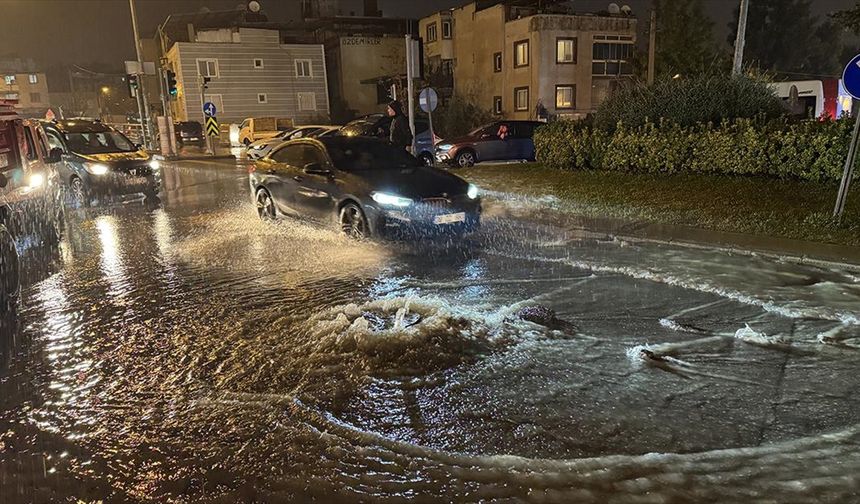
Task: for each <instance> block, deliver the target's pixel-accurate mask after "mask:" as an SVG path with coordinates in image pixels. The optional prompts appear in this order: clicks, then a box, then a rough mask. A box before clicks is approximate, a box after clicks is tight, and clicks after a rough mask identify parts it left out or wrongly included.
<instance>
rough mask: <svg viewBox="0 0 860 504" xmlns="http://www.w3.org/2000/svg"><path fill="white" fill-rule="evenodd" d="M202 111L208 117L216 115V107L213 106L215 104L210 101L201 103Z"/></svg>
mask: <svg viewBox="0 0 860 504" xmlns="http://www.w3.org/2000/svg"><path fill="white" fill-rule="evenodd" d="M203 113H204V114H206V115H207V116H208V117H215V116H216V115H218V109H216V108H215V104H214V103H212V102H206V103H204V104H203Z"/></svg>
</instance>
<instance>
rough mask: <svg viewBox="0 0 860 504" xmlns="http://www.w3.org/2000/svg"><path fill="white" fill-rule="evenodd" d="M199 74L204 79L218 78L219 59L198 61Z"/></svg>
mask: <svg viewBox="0 0 860 504" xmlns="http://www.w3.org/2000/svg"><path fill="white" fill-rule="evenodd" d="M197 74H198V75H200V76H202V77H218V60H217V59H199V60H197Z"/></svg>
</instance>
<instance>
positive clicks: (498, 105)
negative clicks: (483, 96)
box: [493, 96, 502, 115]
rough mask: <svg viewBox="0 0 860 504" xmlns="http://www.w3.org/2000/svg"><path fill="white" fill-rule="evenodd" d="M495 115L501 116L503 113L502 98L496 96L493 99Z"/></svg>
mask: <svg viewBox="0 0 860 504" xmlns="http://www.w3.org/2000/svg"><path fill="white" fill-rule="evenodd" d="M493 113H494V114H496V115H500V114H501V113H502V97H501V96H494V97H493Z"/></svg>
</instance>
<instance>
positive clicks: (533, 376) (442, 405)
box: [0, 161, 860, 503]
mask: <svg viewBox="0 0 860 504" xmlns="http://www.w3.org/2000/svg"><path fill="white" fill-rule="evenodd" d="M165 183H166V186H167V191H166V193H165V196H164V198H163V202H162V203H161V204H160V205H145V204H143V203H142V202H134V201H133V202H127V203H126V204H116V205H113V206H110V207H107V208H99V209H88V210H85V211H84V210H74V211H70V212H69V214H68V216H67V220H68V222H67V225H66V228H67V229H66V235H65V238H64V239H63V241H62V242H61V244H60V245H59V247H57V248H55V249H47V250H46V249H34V248H29V249H26V250H22V252H24V254H25V259H27V267H26V276H27V278H26V285H25V288H24V293H23V306H22V307H21V308H20V309H19V312H18V314H17V317H15V318H9V319H8V320H4V321H3V322H2V326H0V330H2V340H0V502H3V503H6V502H9V503H17V502H77V501H78V500H82V501H85V502H89V501H96V500H103V501H104V502H124V501H156V502H289V501H292V502H305V501H310V500H317V501H320V502H360V501H370V502H377V501H381V502H403V501H419V502H445V501H457V502H483V501H501V502H520V501H523V502H599V503H604V502H637V503H638V502H813V501H814V502H857V501H860V497H858V491H860V450H858V448H860V404H858V402H857V400H856V399H855V391H856V390H857V387H858V385H860V375H859V374H858V373H857V370H858V365H860V273H858V272H857V270H856V269H853V268H850V267H847V266H846V267H828V268H825V267H820V266H819V267H816V266H810V265H798V264H794V263H792V262H791V261H788V260H780V259H778V258H776V259H774V258H770V257H759V256H756V255H748V254H730V253H728V252H726V251H716V250H708V249H701V248H685V247H680V246H670V245H662V244H658V243H630V242H625V241H623V240H617V239H611V238H606V237H601V236H600V235H595V234H593V233H587V232H578V231H575V230H565V229H561V228H556V227H550V226H546V225H541V224H538V223H536V222H535V221H533V220H531V219H530V218H529V205H527V204H526V205H523V202H522V201H521V200H517V206H516V208H514V207H512V206H511V205H510V202H509V201H506V200H505V199H504V198H501V199H500V200H498V201H497V200H491V201H487V202H486V205H485V206H486V218H485V225H484V226H483V228H482V230H481V231H480V232H479V233H478V234H476V235H475V236H473V237H471V238H469V239H467V240H464V241H463V242H462V243H440V242H419V243H372V242H364V243H359V242H355V241H351V240H348V239H346V238H343V237H342V236H340V235H339V234H338V233H336V232H334V231H331V230H328V229H324V228H320V227H318V226H312V225H307V224H304V223H300V222H295V221H289V220H287V221H282V222H279V223H276V224H266V223H262V222H260V221H259V220H258V218H257V217H256V214H255V209H254V208H253V206H252V204H251V203H250V196H249V194H248V188H247V174H246V171H245V168H244V167H243V166H242V165H241V162H239V163H233V162H232V161H219V162H205V161H187V162H181V163H176V164H175V165H174V166H169V167H167V168H166V169H165ZM539 204H540V202H535V205H536V206H539Z"/></svg>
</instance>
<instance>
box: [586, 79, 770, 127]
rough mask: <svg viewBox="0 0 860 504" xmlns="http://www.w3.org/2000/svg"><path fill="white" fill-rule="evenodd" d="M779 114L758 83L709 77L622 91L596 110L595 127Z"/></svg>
mask: <svg viewBox="0 0 860 504" xmlns="http://www.w3.org/2000/svg"><path fill="white" fill-rule="evenodd" d="M783 112H784V108H783V104H782V101H781V100H780V99H779V98H778V97H777V96H776V95H775V94H774V92H773V90H771V89H770V88H769V87H768V86H767V84H765V83H764V82H761V81H758V80H754V79H751V78H749V77H728V76H716V75H715V76H702V77H695V78H691V79H677V80H675V79H671V80H665V81H660V82H657V83H655V84H654V85H652V86H646V85H644V84H634V85H631V86H629V87H626V88H622V89H620V90H618V91H617V92H616V93H614V94H613V95H612V96H611V97H609V98H608V99H606V100H605V101H604V102H603V103H602V104H601V105H600V107H599V108H598V109H597V114H596V116H595V125H596V126H597V127H598V128H600V129H604V130H609V131H611V130H614V129H615V128H616V127H617V126H618V124H624V125H626V126H629V127H637V126H642V125H644V124H645V123H647V122H649V121H651V122H655V121H658V120H660V119H665V120H667V121H671V122H673V123H675V124H679V125H681V126H693V125H695V124H699V123H703V124H704V123H709V122H713V123H717V124H718V123H720V122H722V121H725V120H733V119H739V118H754V117H760V118H766V119H767V118H776V117H779V116H780V115H782V114H783Z"/></svg>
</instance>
